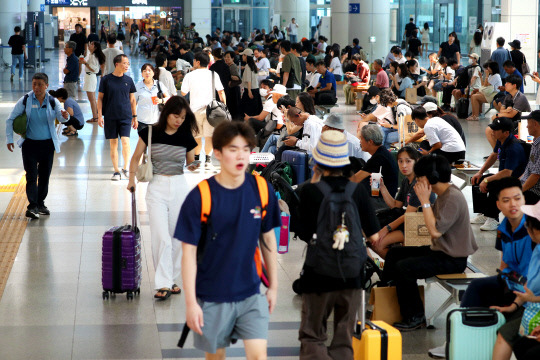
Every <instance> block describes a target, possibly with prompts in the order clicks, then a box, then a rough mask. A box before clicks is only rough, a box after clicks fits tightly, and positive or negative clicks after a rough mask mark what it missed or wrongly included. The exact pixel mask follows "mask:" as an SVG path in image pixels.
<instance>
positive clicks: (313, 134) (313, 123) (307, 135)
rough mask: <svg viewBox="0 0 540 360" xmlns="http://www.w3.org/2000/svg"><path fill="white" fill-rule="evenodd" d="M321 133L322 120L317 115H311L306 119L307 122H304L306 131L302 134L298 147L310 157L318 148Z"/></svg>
mask: <svg viewBox="0 0 540 360" xmlns="http://www.w3.org/2000/svg"><path fill="white" fill-rule="evenodd" d="M321 132H322V122H321V119H319V118H318V117H317V116H315V115H310V116H309V117H308V118H307V119H306V121H304V131H303V134H302V138H301V139H300V140H298V142H297V143H296V146H298V147H299V148H300V149H302V150H306V151H307V152H308V153H309V155H311V153H312V151H313V149H314V148H315V146H317V142H318V141H319V138H320V137H321Z"/></svg>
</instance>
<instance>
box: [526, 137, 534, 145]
mask: <svg viewBox="0 0 540 360" xmlns="http://www.w3.org/2000/svg"><path fill="white" fill-rule="evenodd" d="M533 141H534V136H532V135H527V142H528V143H532V142H533Z"/></svg>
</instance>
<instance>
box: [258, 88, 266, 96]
mask: <svg viewBox="0 0 540 360" xmlns="http://www.w3.org/2000/svg"><path fill="white" fill-rule="evenodd" d="M259 94H261V96H262V97H267V96H268V90H266V89H260V90H259Z"/></svg>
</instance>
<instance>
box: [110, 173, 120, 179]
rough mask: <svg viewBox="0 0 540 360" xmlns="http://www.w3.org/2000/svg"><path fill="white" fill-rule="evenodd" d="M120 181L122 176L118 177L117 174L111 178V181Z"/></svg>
mask: <svg viewBox="0 0 540 360" xmlns="http://www.w3.org/2000/svg"><path fill="white" fill-rule="evenodd" d="M121 179H122V175H120V173H119V172H115V173H114V174H113V176H112V177H111V180H112V181H120V180H121Z"/></svg>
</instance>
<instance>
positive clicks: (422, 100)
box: [419, 95, 437, 105]
mask: <svg viewBox="0 0 540 360" xmlns="http://www.w3.org/2000/svg"><path fill="white" fill-rule="evenodd" d="M419 102H420V105H424V104H425V103H428V102H432V103H435V104H437V99H436V98H434V97H433V96H427V95H426V96H424V97H423V98H422V99H421V100H420V101H419Z"/></svg>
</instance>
